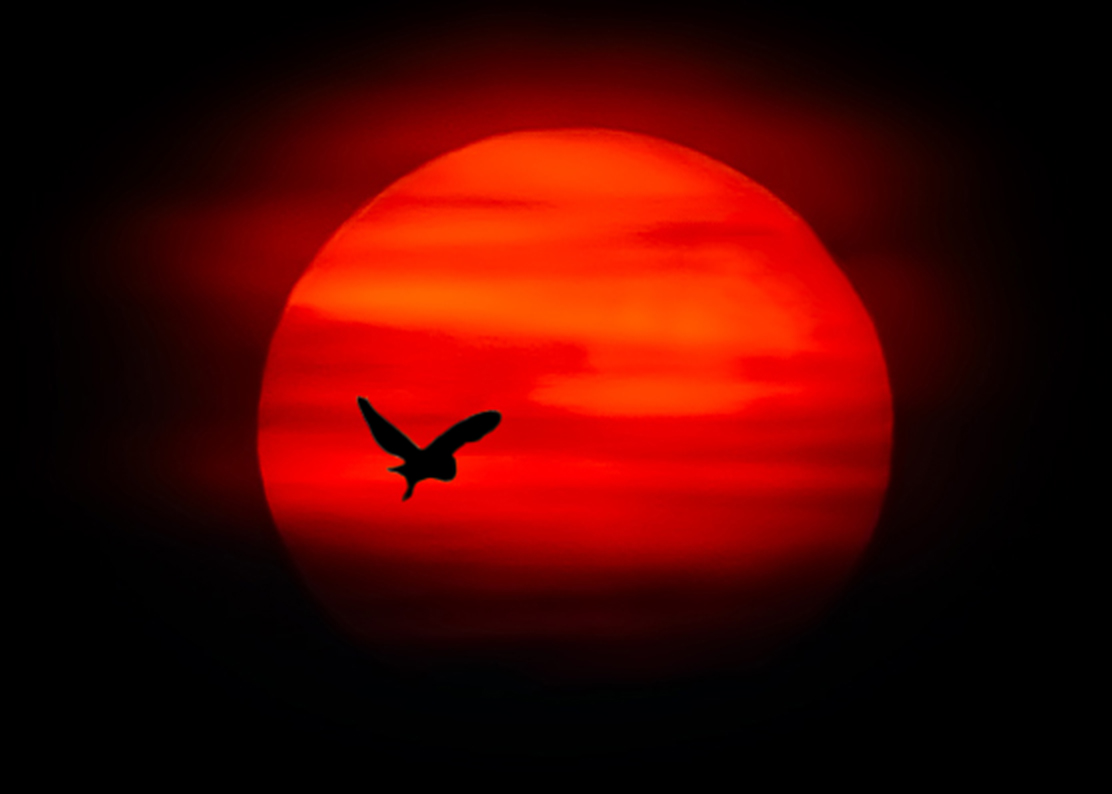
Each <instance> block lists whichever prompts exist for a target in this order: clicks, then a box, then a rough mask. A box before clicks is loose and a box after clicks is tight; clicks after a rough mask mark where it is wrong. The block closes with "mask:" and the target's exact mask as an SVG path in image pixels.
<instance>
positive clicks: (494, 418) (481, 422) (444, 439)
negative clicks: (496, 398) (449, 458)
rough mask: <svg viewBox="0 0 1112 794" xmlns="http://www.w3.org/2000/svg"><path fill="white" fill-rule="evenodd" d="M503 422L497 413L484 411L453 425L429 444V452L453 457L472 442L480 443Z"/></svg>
mask: <svg viewBox="0 0 1112 794" xmlns="http://www.w3.org/2000/svg"><path fill="white" fill-rule="evenodd" d="M501 421H502V414H500V413H498V412H497V411H483V412H482V413H481V414H475V415H474V416H469V417H467V418H466V419H464V420H463V421H462V422H458V423H457V424H454V425H452V426H451V427H450V428H448V429H447V430H445V431H444V432H443V433H441V434H440V435H439V436H437V437H436V440H435V441H433V442H432V443H431V444H429V446H428V448H427V451H429V452H434V453H436V454H438V455H451V454H452V453H453V452H455V451H456V450H457V449H459V448H460V447H462V446H463V445H464V444H466V443H468V442H470V441H478V440H479V439H480V438H482V437H483V436H485V435H486V434H487V433H489V432H490V431H491V430H493V429H494V428H496V427H498V423H499V422H501Z"/></svg>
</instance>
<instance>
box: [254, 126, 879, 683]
mask: <svg viewBox="0 0 1112 794" xmlns="http://www.w3.org/2000/svg"><path fill="white" fill-rule="evenodd" d="M357 395H363V396H366V397H367V398H368V399H370V401H371V402H372V403H373V404H374V405H375V407H376V408H377V409H378V410H379V411H380V412H381V413H382V414H383V415H384V416H386V417H387V418H388V419H389V420H390V421H392V422H394V423H395V424H396V425H397V426H398V427H399V428H401V429H402V430H403V431H404V432H406V433H407V434H408V435H409V436H410V437H411V438H412V439H413V440H414V441H415V442H416V443H417V444H418V445H422V446H423V445H425V444H427V443H429V442H430V441H431V440H432V439H433V438H434V437H435V436H436V435H438V434H439V433H440V432H442V431H443V430H445V429H446V428H447V427H449V426H450V425H452V424H453V423H454V422H456V421H459V420H460V419H462V418H464V417H466V416H468V415H470V414H472V413H476V412H478V411H482V410H488V409H496V410H499V411H501V412H502V414H503V422H502V425H501V426H500V427H499V428H498V429H497V430H496V431H495V432H493V433H491V434H490V435H489V436H488V437H486V438H484V439H483V440H482V441H481V442H479V443H476V444H473V445H468V446H465V447H464V448H463V449H461V450H460V452H459V453H458V454H457V459H458V463H459V476H458V477H457V479H456V480H455V481H453V482H450V483H442V482H436V481H427V482H424V483H422V484H421V485H420V486H419V487H418V488H417V491H416V494H415V496H414V498H413V499H412V500H411V501H409V502H406V503H402V501H401V494H402V491H403V490H404V483H403V482H402V480H401V478H400V477H398V476H397V475H396V474H393V473H390V472H388V471H387V467H388V466H391V465H395V464H396V463H398V461H397V459H395V458H393V457H391V456H389V455H388V454H386V453H385V452H383V451H382V450H381V449H380V448H379V447H378V446H377V445H376V444H375V443H374V441H373V440H372V438H371V437H370V434H369V432H368V431H367V428H366V426H365V425H364V424H363V420H362V417H361V416H360V414H359V411H358V410H357V409H356V404H355V398H356V396H357ZM891 421H892V420H891V399H890V395H889V390H888V382H887V375H886V371H885V366H884V362H883V359H882V356H881V351H880V347H879V344H878V342H877V339H876V335H875V333H874V331H873V328H872V324H871V322H870V320H869V318H868V316H867V315H866V313H865V311H864V309H863V307H862V306H861V303H860V301H859V300H858V298H857V296H856V295H855V294H854V292H853V290H852V289H851V287H850V285H849V283H848V282H847V281H846V279H845V278H844V276H843V275H842V274H841V272H840V271H839V270H838V268H837V266H836V265H835V264H834V263H833V261H832V260H831V259H830V257H829V255H828V254H827V253H826V252H825V250H824V249H823V247H822V246H821V244H820V243H819V242H818V240H817V239H816V238H815V236H814V235H813V233H812V232H811V231H810V229H809V228H808V227H807V225H806V224H805V223H804V222H803V221H802V220H801V219H800V218H798V217H797V216H796V215H794V213H792V212H791V211H790V210H789V209H787V208H786V207H785V206H784V205H783V204H782V203H780V202H779V201H778V200H777V199H776V198H775V197H774V196H772V195H771V194H770V193H768V192H767V191H765V190H764V189H763V188H761V187H760V186H758V185H756V184H755V183H754V182H752V181H751V180H749V179H747V178H746V177H744V176H742V175H741V174H739V173H737V172H735V171H732V170H730V169H729V168H727V167H725V166H724V165H722V164H721V163H718V162H716V161H714V160H711V159H710V158H707V157H705V156H703V155H700V154H698V153H696V152H693V151H691V150H689V149H685V148H682V147H680V146H676V145H674V144H671V143H667V142H665V141H661V140H658V139H655V138H649V137H646V136H641V135H634V134H630V133H622V132H615V131H608V130H597V129H584V130H556V131H542V132H523V133H514V134H509V135H502V136H497V137H494V138H488V139H486V140H483V141H480V142H479V143H476V144H473V145H471V146H468V147H465V148H463V149H460V150H458V151H455V152H452V153H450V154H447V155H444V156H442V157H440V158H438V159H436V160H433V161H432V162H430V163H428V164H426V165H425V166H423V167H421V168H419V169H418V170H416V171H414V172H412V173H411V174H409V175H408V176H406V177H404V178H403V179H401V180H399V181H398V182H396V183H395V184H394V185H392V186H391V187H390V188H388V189H387V190H386V191H384V192H383V193H382V194H381V195H380V196H378V197H377V198H376V199H375V200H374V201H373V202H371V203H370V204H369V205H368V206H366V207H365V208H364V209H363V210H361V211H360V212H359V213H357V214H356V215H355V216H354V217H353V218H352V219H351V220H350V221H349V222H348V223H347V224H346V225H345V226H344V227H343V228H341V229H340V231H339V232H338V233H337V234H336V235H335V237H334V238H333V239H332V240H331V241H330V242H329V243H328V244H327V245H326V246H325V247H324V249H323V250H322V251H321V252H320V253H319V255H318V256H317V258H316V260H315V261H314V263H313V265H312V267H311V268H310V269H309V271H308V272H307V273H306V274H305V276H304V277H303V278H302V279H301V281H300V282H299V283H298V285H297V287H296V288H295V289H294V291H293V293H292V295H291V296H290V299H289V302H288V305H287V308H286V313H285V315H284V318H283V320H282V323H281V324H280V326H279V328H278V330H277V332H276V333H275V336H274V339H273V342H272V346H271V350H270V356H269V359H268V364H267V370H266V375H265V382H264V388H263V393H262V400H261V404H260V418H259V456H260V463H261V467H262V472H263V478H264V482H265V485H266V489H267V497H268V500H269V502H270V505H271V510H272V512H273V514H274V518H275V521H276V523H277V525H278V527H279V529H280V530H281V532H282V534H283V537H284V539H285V540H286V542H287V544H288V545H289V547H290V549H291V550H292V552H293V555H294V558H295V560H296V561H297V563H298V565H299V566H300V567H301V569H302V571H303V573H304V575H305V577H306V580H307V582H308V583H309V585H310V587H311V588H312V589H313V590H314V591H315V592H316V593H317V595H318V596H319V598H320V599H321V601H322V602H323V603H324V604H325V605H326V606H327V607H328V608H329V609H330V610H331V611H332V612H333V614H334V615H335V616H336V617H337V618H338V619H339V620H340V622H341V623H342V624H344V625H345V626H347V627H348V629H349V630H350V631H352V632H353V633H355V634H357V635H359V636H361V637H363V638H364V639H365V640H366V641H367V642H369V643H370V644H372V645H374V646H376V647H378V646H384V645H385V646H390V647H393V648H399V647H400V648H404V649H409V650H412V649H414V648H419V649H432V650H433V651H435V652H438V653H443V652H446V651H452V652H456V651H460V652H462V651H463V650H467V651H469V652H471V651H474V650H475V649H476V648H479V649H482V648H486V647H488V646H490V647H494V646H498V647H501V644H503V643H505V642H511V643H514V642H517V643H518V644H519V645H520V644H522V643H525V644H529V645H530V647H533V645H536V646H537V647H539V648H542V649H547V650H545V651H543V653H541V654H540V656H539V657H538V658H541V657H544V660H543V661H542V662H541V666H545V664H549V663H550V664H551V665H552V666H555V667H560V665H561V664H563V663H561V662H558V661H556V659H555V657H554V656H553V653H554V652H555V653H557V654H559V653H562V652H561V651H560V649H564V650H565V651H566V650H567V648H568V647H571V646H574V645H576V644H577V643H582V642H584V641H588V640H589V643H588V644H591V645H592V647H594V648H595V652H594V654H593V656H592V658H591V660H590V661H587V662H584V661H583V660H582V659H580V661H579V662H577V663H572V664H571V666H572V667H575V668H577V669H578V670H579V672H582V670H583V668H589V669H591V670H597V669H611V668H615V669H616V668H621V669H623V670H625V671H627V672H628V669H629V668H630V667H633V668H637V669H639V670H643V671H647V672H660V671H661V670H666V669H671V668H672V667H674V666H676V665H678V666H681V667H682V666H684V665H689V664H690V663H691V659H692V658H693V656H694V657H697V656H698V655H699V650H698V648H699V647H701V646H700V642H695V643H694V645H692V643H691V642H690V639H691V635H692V632H694V633H695V634H697V635H700V636H702V637H703V641H701V642H702V646H705V645H706V641H707V638H712V639H711V640H710V644H711V645H714V644H715V642H716V641H715V640H713V638H715V637H718V638H722V637H726V638H728V639H726V640H725V641H726V642H728V643H730V644H737V645H741V646H746V647H748V646H753V647H756V646H757V645H762V643H766V641H768V640H769V639H770V638H773V639H774V638H776V637H780V636H781V635H783V634H785V633H790V631H791V630H793V629H792V627H796V626H798V624H799V622H800V621H802V620H804V619H806V618H808V617H810V616H812V615H813V614H814V613H815V612H816V611H817V610H818V609H819V608H821V606H822V604H823V603H824V602H825V601H827V600H828V599H829V598H830V596H831V595H832V594H833V592H835V591H836V589H837V587H838V586H839V585H840V583H841V582H843V581H844V580H845V577H846V576H847V574H848V572H849V571H850V570H851V568H852V566H853V565H854V563H855V561H856V560H857V558H858V556H859V555H860V553H861V551H862V550H863V549H864V547H865V546H866V544H867V543H868V541H869V538H870V536H871V533H872V529H873V526H874V524H875V521H876V517H877V514H878V510H879V506H880V502H881V499H882V498H883V494H884V491H885V488H886V486H887V479H888V462H889V448H890V440H891ZM650 592H670V593H673V594H674V596H675V597H674V598H673V599H672V601H671V602H669V603H670V604H671V605H670V606H667V607H666V608H662V607H661V605H660V604H659V603H657V601H656V599H655V598H648V597H646V596H645V594H646V593H650ZM599 593H605V594H606V597H605V598H601V597H598V594H599ZM591 594H595V595H591ZM681 637H686V638H687V639H686V640H682V641H681V639H680V638H681ZM492 644H493V645H492ZM600 648H604V649H605V650H599V649H600ZM646 649H648V650H646ZM649 651H651V653H650V652H649ZM646 654H647V655H646ZM565 656H566V654H565ZM564 663H566V658H565V660H564ZM564 672H567V671H566V670H564Z"/></svg>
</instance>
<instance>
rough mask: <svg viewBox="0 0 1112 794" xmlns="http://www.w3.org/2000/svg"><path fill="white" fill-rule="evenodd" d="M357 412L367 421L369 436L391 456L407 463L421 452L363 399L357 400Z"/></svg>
mask: <svg viewBox="0 0 1112 794" xmlns="http://www.w3.org/2000/svg"><path fill="white" fill-rule="evenodd" d="M359 410H360V411H362V412H363V418H364V419H366V420H367V427H369V428H370V429H371V435H372V436H374V437H375V441H377V442H378V445H379V446H380V447H382V448H383V449H384V450H386V451H387V452H389V453H390V454H391V455H397V456H398V457H399V458H405V459H406V460H407V461H408V460H409V459H410V458H412V457H413V456H414V455H416V454H417V453H418V452H420V451H421V450H420V449H419V448H418V447H417V445H416V444H414V443H413V442H412V441H410V440H409V438H408V437H407V436H406V434H405V433H403V432H402V431H401V430H398V428H396V427H394V426H393V425H392V424H390V423H389V422H387V421H386V420H385V419H383V418H382V414H380V413H379V412H378V411H376V410H375V409H374V408H373V407H371V404H370V403H369V402H367V400H366V398H364V397H360V398H359ZM456 427H459V425H456ZM448 432H451V431H448Z"/></svg>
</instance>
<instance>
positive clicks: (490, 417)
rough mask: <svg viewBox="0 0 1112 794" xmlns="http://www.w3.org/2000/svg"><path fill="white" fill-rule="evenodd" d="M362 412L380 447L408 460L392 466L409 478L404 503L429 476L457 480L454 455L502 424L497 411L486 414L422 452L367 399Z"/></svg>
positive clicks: (452, 430)
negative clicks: (464, 446) (465, 445)
mask: <svg viewBox="0 0 1112 794" xmlns="http://www.w3.org/2000/svg"><path fill="white" fill-rule="evenodd" d="M359 410H360V411H362V412H363V418H364V419H366V420H367V427H369V428H370V429H371V435H372V436H374V439H375V441H377V442H378V445H379V446H380V447H382V448H383V449H384V450H386V451H387V452H389V453H390V454H391V455H397V456H398V457H399V458H402V459H403V460H404V461H405V463H403V464H402V465H400V466H392V467H390V471H396V472H397V473H398V474H400V475H402V476H403V477H405V481H406V484H407V486H408V487H407V488H406V490H405V496H403V497H402V501H403V502H404V501H405V500H406V499H408V498H409V497H411V496H412V495H413V488H414V486H416V485H417V483H419V482H420V481H421V480H425V479H428V478H429V477H432V478H433V479H434V480H444V481H445V482H447V481H449V480H453V479H455V476H456V459H455V458H454V457H453V455H454V453H455V452H456V450H458V449H459V448H460V447H462V446H463V445H464V444H466V443H467V442H469V441H478V440H479V439H480V438H482V437H483V436H485V435H486V434H487V433H489V432H490V431H491V430H493V429H494V428H496V427H498V423H499V422H501V421H502V414H500V413H498V412H497V411H483V412H482V413H480V414H475V415H474V416H469V417H467V418H466V419H464V420H463V421H462V422H458V423H457V424H454V425H452V426H451V427H450V428H448V429H447V430H445V431H444V432H443V433H441V434H440V435H439V436H437V437H436V440H434V441H433V442H432V443H431V444H429V445H428V446H427V447H425V448H424V449H421V448H420V447H418V446H417V445H416V444H414V443H413V442H412V441H410V440H409V438H408V437H407V436H406V434H405V433H403V432H402V431H401V430H398V428H396V427H394V426H393V425H392V424H390V423H389V422H387V421H386V420H385V419H384V418H383V417H382V414H380V413H379V412H378V411H376V410H375V409H374V408H373V407H372V406H371V404H370V403H369V402H368V401H367V399H366V398H364V397H360V398H359Z"/></svg>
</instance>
